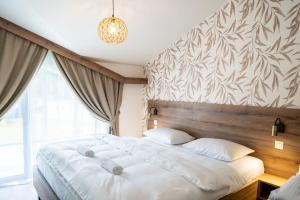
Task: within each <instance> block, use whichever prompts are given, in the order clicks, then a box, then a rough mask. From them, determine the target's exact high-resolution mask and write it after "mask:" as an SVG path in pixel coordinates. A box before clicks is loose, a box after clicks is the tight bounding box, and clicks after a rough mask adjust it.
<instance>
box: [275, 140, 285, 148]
mask: <svg viewBox="0 0 300 200" xmlns="http://www.w3.org/2000/svg"><path fill="white" fill-rule="evenodd" d="M283 145H284V143H283V141H278V140H275V149H279V150H283Z"/></svg>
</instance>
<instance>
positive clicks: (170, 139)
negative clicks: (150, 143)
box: [144, 128, 195, 144]
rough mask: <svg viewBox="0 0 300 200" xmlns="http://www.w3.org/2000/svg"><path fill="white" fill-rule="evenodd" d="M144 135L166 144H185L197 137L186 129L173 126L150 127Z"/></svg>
mask: <svg viewBox="0 0 300 200" xmlns="http://www.w3.org/2000/svg"><path fill="white" fill-rule="evenodd" d="M144 135H146V136H148V137H149V138H151V139H153V140H155V141H158V142H162V143H165V144H183V143H186V142H189V141H192V140H194V139H195V138H194V137H192V136H190V135H189V134H187V133H186V132H184V131H180V130H176V129H171V128H155V129H150V130H147V131H145V132H144Z"/></svg>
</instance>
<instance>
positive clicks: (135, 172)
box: [37, 137, 264, 200]
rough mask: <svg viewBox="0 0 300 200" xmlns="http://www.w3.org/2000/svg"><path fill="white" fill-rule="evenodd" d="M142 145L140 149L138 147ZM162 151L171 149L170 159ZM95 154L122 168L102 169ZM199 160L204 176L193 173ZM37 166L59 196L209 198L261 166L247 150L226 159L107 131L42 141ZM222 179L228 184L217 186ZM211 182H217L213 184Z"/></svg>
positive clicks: (73, 199) (86, 199) (64, 199)
mask: <svg viewBox="0 0 300 200" xmlns="http://www.w3.org/2000/svg"><path fill="white" fill-rule="evenodd" d="M79 144H80V145H86V146H89V147H90V148H91V149H93V150H94V151H95V158H88V157H84V156H81V155H79V154H78V152H77V151H76V147H77V146H78V145H79ZM145 147H147V148H145ZM143 148H144V151H142V150H140V149H143ZM152 149H154V150H156V154H153V155H157V156H155V157H154V156H152V160H151V159H149V158H150V157H151V154H149V152H148V151H151V150H152ZM145 150H146V151H147V152H145ZM154 152H155V151H154ZM158 152H159V153H158ZM158 154H159V155H158ZM163 155H168V156H169V155H171V156H170V157H172V159H170V160H168V159H165V158H164V157H163ZM180 156H184V159H183V157H180ZM157 158H160V159H157ZM174 158H179V159H174ZM101 159H111V160H113V161H114V162H116V163H118V164H119V165H121V166H122V167H123V168H124V170H123V174H122V175H121V176H114V175H112V174H110V173H109V172H107V171H105V170H104V169H103V168H102V167H101V165H100V164H99V162H100V161H101ZM174 160H175V161H174ZM183 160H184V161H185V162H183ZM173 161H174V162H175V163H174V162H173ZM186 161H187V162H186ZM204 163H206V164H205V166H204V168H203V170H201V171H204V172H205V174H209V175H210V176H209V177H205V176H204V175H203V174H200V175H199V174H197V173H199V172H198V171H197V169H198V168H200V169H201V167H202V166H203V164H204ZM191 164H192V165H191ZM37 166H38V168H39V170H40V172H41V173H42V175H43V176H44V177H45V179H46V180H47V182H48V183H49V185H50V186H51V187H52V189H53V190H54V192H55V193H56V195H57V196H58V197H59V198H60V199H61V200H77V199H78V200H93V199H107V200H110V199H111V200H117V199H122V200H127V199H128V200H129V199H130V200H135V199H145V200H147V199H149V200H150V199H151V200H152V199H153V200H154V199H155V200H161V199H163V200H168V199H170V200H171V199H172V200H183V199H190V200H194V199H195V200H196V199H197V200H199V199H205V200H210V199H212V200H213V199H219V198H221V197H223V196H225V195H227V194H229V193H231V192H234V191H235V190H238V189H239V188H240V187H242V186H243V185H244V184H246V183H247V182H249V181H251V180H252V179H254V178H256V177H257V176H259V175H260V174H262V173H263V171H264V168H263V163H262V161H261V160H259V159H257V158H254V157H251V156H246V157H244V158H242V159H239V160H237V161H234V162H228V163H226V162H222V161H217V160H213V159H210V158H206V157H203V156H199V155H196V154H193V153H191V152H189V151H186V150H185V149H183V148H181V147H180V146H177V145H176V146H174V145H171V146H167V145H160V144H156V143H153V142H151V141H147V140H141V139H140V140H138V139H128V138H127V139H119V138H113V139H112V138H110V137H109V138H105V139H103V140H99V139H87V140H76V141H70V142H64V143H56V144H52V145H47V146H45V147H43V148H42V149H41V150H40V151H39V152H38V156H37ZM178 166H181V167H178ZM195 166H196V167H195ZM205 167H206V168H209V169H206V168H205ZM206 170H208V171H206ZM214 174H216V177H215V179H213V176H214ZM199 177H201V178H199ZM210 177H212V178H210ZM223 179H224V180H227V181H226V182H228V184H229V185H228V187H227V186H226V187H221V186H222V184H221V182H222V180H223ZM212 180H213V181H212ZM217 183H218V184H219V186H220V187H216V185H218V184H217Z"/></svg>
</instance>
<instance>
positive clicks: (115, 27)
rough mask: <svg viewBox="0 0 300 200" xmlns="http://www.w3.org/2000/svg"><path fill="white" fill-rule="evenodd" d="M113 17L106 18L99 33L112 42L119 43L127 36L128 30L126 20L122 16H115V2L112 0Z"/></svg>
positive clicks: (99, 28) (100, 25) (103, 38)
mask: <svg viewBox="0 0 300 200" xmlns="http://www.w3.org/2000/svg"><path fill="white" fill-rule="evenodd" d="M112 11H113V14H112V16H111V17H108V18H104V19H103V20H102V21H101V22H100V24H99V26H98V33H99V36H100V38H101V39H102V40H103V41H104V42H106V43H110V44H119V43H121V42H123V41H124V40H125V39H126V38H127V34H128V30H127V26H126V24H125V22H124V21H123V20H121V19H120V18H117V17H115V2H114V0H112Z"/></svg>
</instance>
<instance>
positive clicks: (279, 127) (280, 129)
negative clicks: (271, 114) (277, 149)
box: [272, 117, 284, 136]
mask: <svg viewBox="0 0 300 200" xmlns="http://www.w3.org/2000/svg"><path fill="white" fill-rule="evenodd" d="M278 133H284V124H283V123H282V122H281V121H280V118H279V117H278V118H276V120H275V123H274V125H273V126H272V136H277V135H278Z"/></svg>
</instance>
